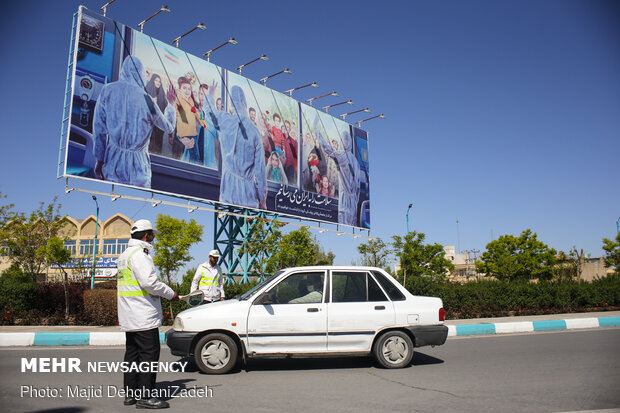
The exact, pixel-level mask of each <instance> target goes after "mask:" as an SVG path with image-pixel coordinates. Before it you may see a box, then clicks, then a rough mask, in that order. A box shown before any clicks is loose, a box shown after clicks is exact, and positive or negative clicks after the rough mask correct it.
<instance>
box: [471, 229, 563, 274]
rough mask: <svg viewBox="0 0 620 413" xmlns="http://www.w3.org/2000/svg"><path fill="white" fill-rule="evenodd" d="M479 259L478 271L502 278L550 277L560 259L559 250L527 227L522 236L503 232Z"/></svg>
mask: <svg viewBox="0 0 620 413" xmlns="http://www.w3.org/2000/svg"><path fill="white" fill-rule="evenodd" d="M486 248H487V250H486V251H485V252H484V253H482V256H481V257H480V261H478V262H476V271H477V272H479V273H486V275H487V276H493V277H496V278H498V279H500V280H506V281H515V280H531V279H550V278H551V277H552V276H553V266H554V265H555V264H556V262H557V258H556V250H554V249H553V248H549V247H548V246H547V245H546V244H545V243H543V242H542V241H539V240H538V239H537V235H536V233H535V232H532V231H531V230H530V229H526V230H525V231H523V232H522V233H521V235H520V236H518V237H515V236H513V235H502V236H501V237H499V238H498V239H496V240H494V241H491V242H489V243H488V244H487V246H486Z"/></svg>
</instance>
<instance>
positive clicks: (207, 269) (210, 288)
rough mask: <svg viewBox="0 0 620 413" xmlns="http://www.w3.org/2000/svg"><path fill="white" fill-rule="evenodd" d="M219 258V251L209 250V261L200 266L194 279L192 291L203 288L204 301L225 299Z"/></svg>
mask: <svg viewBox="0 0 620 413" xmlns="http://www.w3.org/2000/svg"><path fill="white" fill-rule="evenodd" d="M219 258H220V253H219V251H218V250H211V251H210V252H209V261H207V262H204V263H202V264H200V265H199V266H198V269H197V270H196V274H195V275H194V279H193V280H192V287H191V291H192V292H193V291H196V290H198V289H199V290H201V291H202V292H203V293H204V295H205V296H204V302H203V303H212V302H214V301H224V282H223V280H222V270H221V269H220V266H219V265H217V261H218V260H219Z"/></svg>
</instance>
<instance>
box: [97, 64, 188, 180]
mask: <svg viewBox="0 0 620 413" xmlns="http://www.w3.org/2000/svg"><path fill="white" fill-rule="evenodd" d="M145 79H146V72H145V70H144V66H143V65H142V62H141V61H140V59H138V58H137V57H135V56H127V57H126V58H125V60H124V61H123V65H122V68H121V74H120V76H119V79H118V80H117V81H115V82H111V83H108V84H107V85H105V86H103V88H102V89H101V95H100V96H99V99H98V100H97V105H96V106H95V114H94V120H93V134H94V136H95V145H94V155H95V158H96V159H97V163H96V165H95V176H96V177H97V178H99V179H104V180H106V181H110V182H118V183H121V184H126V185H135V186H139V187H143V188H150V187H151V160H150V158H149V153H148V150H149V141H150V138H151V134H152V133H153V127H154V126H157V127H158V128H159V129H161V130H163V131H164V132H165V133H173V132H174V128H175V125H176V116H177V115H176V110H175V108H174V102H175V99H176V96H175V93H174V88H173V87H172V86H170V89H169V90H168V93H167V95H166V98H167V100H168V102H169V104H168V106H167V107H166V109H165V111H164V112H163V113H162V111H161V110H160V109H159V107H158V105H157V104H155V102H154V101H153V99H152V98H151V97H150V96H149V95H148V94H147V93H146V91H145V89H144V85H145V83H146V82H145Z"/></svg>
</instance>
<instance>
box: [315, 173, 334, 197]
mask: <svg viewBox="0 0 620 413" xmlns="http://www.w3.org/2000/svg"><path fill="white" fill-rule="evenodd" d="M316 192H317V193H318V194H320V195H323V196H331V197H332V198H333V197H334V195H335V189H334V185H333V184H331V183H330V182H329V177H328V176H327V175H323V176H321V177H320V184H319V183H317V188H316Z"/></svg>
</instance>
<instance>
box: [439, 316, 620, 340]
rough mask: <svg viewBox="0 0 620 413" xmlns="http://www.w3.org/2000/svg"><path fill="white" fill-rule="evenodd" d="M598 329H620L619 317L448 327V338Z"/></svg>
mask: <svg viewBox="0 0 620 413" xmlns="http://www.w3.org/2000/svg"><path fill="white" fill-rule="evenodd" d="M599 327H620V317H597V318H571V319H566V320H540V321H518V322H513V323H485V324H460V325H448V337H454V336H473V335H489V334H508V333H531V332H534V331H550V330H575V329H583V328H599Z"/></svg>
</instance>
